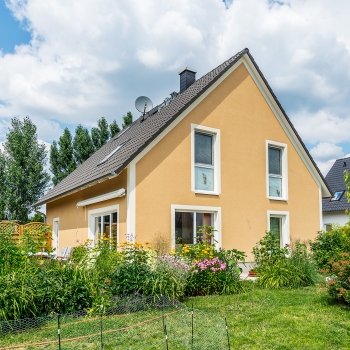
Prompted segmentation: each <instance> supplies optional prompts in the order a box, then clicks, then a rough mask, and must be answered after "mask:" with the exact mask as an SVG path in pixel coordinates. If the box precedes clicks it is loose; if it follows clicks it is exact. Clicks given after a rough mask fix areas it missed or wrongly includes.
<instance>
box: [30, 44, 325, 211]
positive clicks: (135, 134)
mask: <svg viewBox="0 0 350 350" xmlns="http://www.w3.org/2000/svg"><path fill="white" fill-rule="evenodd" d="M245 54H247V55H248V56H249V58H250V59H251V60H252V62H253V64H254V65H255V67H256V69H257V70H258V72H259V74H260V75H261V77H262V79H263V80H264V82H265V84H266V85H267V87H268V89H269V90H270V92H271V93H272V95H273V97H274V99H275V100H276V102H277V104H278V105H279V107H280V108H281V110H282V112H283V113H284V115H285V117H286V119H287V121H288V123H289V124H290V125H291V127H292V129H293V130H294V132H295V134H296V135H297V137H298V139H299V140H300V142H301V144H302V145H303V147H304V149H305V151H306V153H307V154H308V155H309V157H310V159H311V161H312V162H313V164H314V166H315V168H316V169H317V171H318V173H319V174H320V176H321V178H322V179H323V176H322V174H321V173H320V171H319V169H318V168H317V166H316V164H315V163H314V161H313V159H312V157H311V156H310V154H309V153H308V151H307V149H306V147H305V146H304V144H303V142H302V141H301V139H300V137H299V135H298V133H297V132H296V130H295V129H294V127H293V125H292V123H291V121H290V120H289V118H288V116H287V115H286V113H285V112H284V110H283V108H282V106H281V105H280V104H279V102H278V100H277V98H276V96H275V95H274V93H273V91H272V89H271V88H270V86H269V85H268V83H267V81H266V79H265V78H264V76H263V74H262V73H261V71H260V69H259V67H258V66H257V64H256V63H255V61H254V59H253V57H252V56H251V55H250V53H249V50H248V49H244V50H242V51H240V52H238V53H237V54H236V55H234V56H232V57H231V58H230V59H228V60H227V61H225V62H224V63H222V64H221V65H219V66H218V67H216V68H215V69H213V70H212V71H210V72H209V73H207V74H206V75H204V76H203V77H201V78H200V79H198V80H196V81H195V82H194V83H193V84H192V85H191V86H190V87H189V88H188V89H187V90H186V91H184V92H183V93H181V94H178V95H177V97H176V98H175V99H173V100H172V101H171V102H170V104H169V105H168V106H166V107H164V108H162V109H161V110H160V111H159V112H157V113H155V114H153V115H152V116H151V117H149V118H147V119H145V120H144V121H143V122H142V121H141V118H139V119H138V120H136V121H135V122H134V123H133V124H131V126H130V127H129V128H128V129H126V130H124V131H122V132H121V133H120V135H119V134H118V135H116V136H115V137H114V138H112V139H111V140H110V141H109V142H107V143H106V144H105V145H104V146H103V147H102V148H100V149H99V150H98V151H96V152H95V153H94V154H93V155H92V156H91V157H90V158H89V159H88V160H86V161H85V162H84V163H83V164H81V165H80V166H79V167H78V168H77V169H76V170H74V171H73V172H72V173H71V174H69V175H68V176H67V177H66V178H65V179H64V180H62V181H61V182H60V183H59V184H58V185H57V186H55V187H54V188H53V189H51V190H49V191H48V192H47V193H46V194H45V195H44V196H43V197H42V198H41V199H40V200H39V201H38V202H37V203H36V205H41V204H44V203H47V202H49V201H51V200H53V199H55V198H58V197H60V196H63V195H65V194H68V193H70V192H72V191H74V190H76V189H78V188H80V187H83V186H86V185H88V184H90V183H93V182H95V181H97V180H99V179H102V178H105V177H106V176H108V175H109V174H111V173H116V174H118V173H120V172H121V171H122V170H123V169H124V168H125V167H126V166H127V165H128V164H129V163H130V162H131V161H132V159H134V158H135V157H136V156H137V155H138V154H139V153H140V152H141V151H142V150H143V149H144V148H145V147H146V146H147V145H148V144H149V143H150V142H152V140H153V139H155V138H156V137H157V136H158V135H159V134H160V133H161V132H162V131H163V130H164V129H165V128H166V127H167V126H168V125H169V124H171V123H172V122H173V121H174V120H175V119H176V118H177V117H178V116H179V115H180V114H181V113H182V112H183V111H184V110H185V109H186V108H187V107H188V106H190V105H191V103H193V102H194V101H195V100H196V99H197V98H198V97H199V96H200V95H202V94H203V93H204V92H205V91H206V90H207V89H208V88H209V87H210V86H211V85H212V84H213V83H214V82H215V81H216V80H218V79H219V78H220V77H221V76H222V75H223V74H224V73H225V72H226V71H227V70H228V69H229V68H230V67H232V66H233V65H234V64H235V63H236V62H237V61H238V60H239V59H240V58H241V57H242V56H244V55H245ZM126 140H129V141H128V142H127V143H126V144H125V145H124V146H123V147H122V148H121V149H119V150H118V151H117V152H116V153H115V154H114V155H113V156H112V157H111V158H110V159H109V160H108V161H106V162H105V163H103V164H101V165H99V166H98V165H97V164H98V163H99V162H100V161H101V160H102V159H103V158H104V157H106V156H107V155H108V154H109V153H110V152H112V151H113V150H114V149H115V148H116V147H117V146H118V145H120V144H121V143H123V142H124V141H126Z"/></svg>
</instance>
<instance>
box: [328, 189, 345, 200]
mask: <svg viewBox="0 0 350 350" xmlns="http://www.w3.org/2000/svg"><path fill="white" fill-rule="evenodd" d="M344 192H345V191H337V192H335V193H334V195H333V197H332V199H331V202H334V201H339V200H340V198H341V197H342V196H343V194H344Z"/></svg>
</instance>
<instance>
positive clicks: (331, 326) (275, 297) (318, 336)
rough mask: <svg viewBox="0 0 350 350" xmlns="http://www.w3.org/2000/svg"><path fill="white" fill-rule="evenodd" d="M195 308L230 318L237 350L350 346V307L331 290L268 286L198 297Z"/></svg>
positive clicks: (230, 332) (341, 347)
mask: <svg viewBox="0 0 350 350" xmlns="http://www.w3.org/2000/svg"><path fill="white" fill-rule="evenodd" d="M192 303H193V306H194V308H196V309H200V310H203V311H206V312H208V313H212V314H216V315H218V316H222V317H226V318H227V323H228V326H229V335H230V342H231V349H308V350H310V349H350V308H349V307H348V306H345V305H341V304H338V303H337V302H335V301H334V300H332V299H331V298H330V297H329V296H327V294H326V289H322V288H319V287H307V288H301V289H296V290H263V289H258V288H256V287H253V286H251V290H250V291H249V292H248V293H246V294H240V295H229V296H207V297H195V298H188V299H186V300H185V304H186V305H188V306H191V305H192Z"/></svg>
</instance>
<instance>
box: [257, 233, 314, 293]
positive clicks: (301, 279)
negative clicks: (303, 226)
mask: <svg viewBox="0 0 350 350" xmlns="http://www.w3.org/2000/svg"><path fill="white" fill-rule="evenodd" d="M253 253H254V256H255V259H256V262H257V264H258V266H257V268H256V270H257V271H258V273H259V278H258V280H257V283H258V285H260V286H261V287H264V288H271V289H275V288H299V287H304V286H309V285H314V284H315V283H316V282H317V281H318V280H319V274H318V272H317V269H316V266H315V264H314V263H313V262H312V260H311V258H310V256H309V254H308V252H307V247H306V245H305V244H301V243H299V242H296V243H294V245H293V247H292V248H290V247H286V248H280V246H279V241H278V240H277V239H276V238H275V236H274V235H273V234H272V233H271V232H266V235H265V237H263V238H262V239H261V240H260V241H259V242H258V243H257V245H256V246H255V247H254V248H253Z"/></svg>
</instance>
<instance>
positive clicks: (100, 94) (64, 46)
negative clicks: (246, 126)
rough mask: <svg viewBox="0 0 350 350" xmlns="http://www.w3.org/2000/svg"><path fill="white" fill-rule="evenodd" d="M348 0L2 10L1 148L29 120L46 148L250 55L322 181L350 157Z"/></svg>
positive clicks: (71, 3) (19, 1) (0, 1)
mask: <svg viewBox="0 0 350 350" xmlns="http://www.w3.org/2000/svg"><path fill="white" fill-rule="evenodd" d="M349 13H350V2H349V1H348V0H338V1H331V0H289V1H273V0H227V1H222V0H133V1H130V0H119V1H115V0H104V1H103V2H101V1H97V0H84V1H81V0H46V1H42V0H0V142H3V141H4V140H5V137H6V132H7V131H8V127H9V123H10V120H11V118H13V117H19V118H23V117H25V116H26V115H28V116H29V117H30V118H31V120H32V121H33V122H34V123H35V124H36V126H37V128H38V137H39V139H40V140H41V141H42V142H45V144H46V145H47V147H48V148H49V146H50V144H51V143H52V141H53V140H57V139H58V138H59V136H61V135H62V132H63V129H64V128H65V127H68V128H70V130H71V131H72V132H74V130H75V128H76V126H77V125H78V124H80V123H81V124H83V125H84V126H86V127H88V128H90V127H92V126H95V125H96V122H97V120H98V119H99V118H101V117H102V116H104V117H105V118H106V119H107V120H108V121H109V122H111V121H112V120H114V119H116V120H117V122H118V123H119V124H121V123H122V116H123V115H125V114H126V112H127V111H131V112H132V113H133V114H134V116H135V117H138V116H139V113H138V112H137V111H136V109H135V107H134V102H135V99H136V98H137V97H138V96H140V95H145V96H148V97H149V98H150V99H151V100H152V101H153V103H154V105H156V104H158V103H161V102H162V101H163V100H164V98H165V97H167V96H169V94H170V93H171V92H172V91H178V90H179V76H178V71H179V70H181V69H182V68H184V67H185V66H187V67H191V68H193V69H196V70H197V78H199V77H201V76H202V75H204V74H206V73H207V72H208V71H210V70H212V69H213V68H214V67H216V66H217V65H219V64H221V63H222V62H223V61H225V60H226V59H228V58H229V57H231V56H233V55H234V54H236V53H237V52H238V51H240V50H242V49H244V48H245V47H247V48H249V50H250V52H251V54H252V55H253V57H254V59H255V60H256V62H257V64H258V65H259V67H260V69H261V70H262V72H263V74H264V75H265V77H266V79H267V81H268V82H269V84H270V86H271V87H272V89H273V90H274V92H275V94H276V95H277V97H278V99H279V101H280V102H281V104H282V106H283V108H284V109H285V111H286V112H287V114H288V116H289V117H290V119H291V121H292V123H293V124H294V126H295V127H296V129H297V131H298V133H299V134H300V136H301V137H302V139H303V141H304V143H305V144H306V146H307V148H308V149H309V151H310V153H311V155H312V156H313V157H314V159H315V161H316V162H317V164H318V166H319V168H320V170H321V171H322V172H323V174H324V175H325V174H326V173H327V172H328V170H329V169H330V167H331V165H332V164H333V162H334V160H335V159H337V158H341V157H345V156H347V155H349V154H350V25H349V20H348V14H349Z"/></svg>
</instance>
